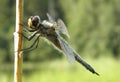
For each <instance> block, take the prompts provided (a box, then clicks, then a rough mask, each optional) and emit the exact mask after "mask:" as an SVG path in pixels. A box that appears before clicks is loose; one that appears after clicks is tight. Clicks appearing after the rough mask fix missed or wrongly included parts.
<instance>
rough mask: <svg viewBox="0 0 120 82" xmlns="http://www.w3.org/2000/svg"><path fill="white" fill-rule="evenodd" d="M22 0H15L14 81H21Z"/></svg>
mask: <svg viewBox="0 0 120 82" xmlns="http://www.w3.org/2000/svg"><path fill="white" fill-rule="evenodd" d="M22 8H23V0H16V28H15V33H14V51H15V52H14V82H22V52H21V51H20V50H21V48H22V36H21V35H20V33H21V32H22V26H21V25H20V24H22V10H23V9H22Z"/></svg>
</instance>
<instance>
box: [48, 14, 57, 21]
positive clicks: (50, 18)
mask: <svg viewBox="0 0 120 82" xmlns="http://www.w3.org/2000/svg"><path fill="white" fill-rule="evenodd" d="M47 17H48V21H49V22H51V23H54V22H55V21H54V19H53V18H52V17H51V16H50V15H49V14H48V13H47Z"/></svg>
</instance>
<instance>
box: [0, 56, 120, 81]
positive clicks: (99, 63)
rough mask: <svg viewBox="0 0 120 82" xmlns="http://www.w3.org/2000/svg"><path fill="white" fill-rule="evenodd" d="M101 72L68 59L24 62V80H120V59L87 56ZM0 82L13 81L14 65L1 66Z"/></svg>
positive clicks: (90, 62)
mask: <svg viewBox="0 0 120 82" xmlns="http://www.w3.org/2000/svg"><path fill="white" fill-rule="evenodd" d="M85 59H86V60H87V61H88V62H89V64H91V65H92V66H93V67H94V69H95V70H96V71H97V72H98V73H100V76H96V75H94V74H92V73H90V72H89V71H87V70H86V69H84V67H82V66H81V65H80V64H79V63H76V62H75V63H74V64H69V62H68V61H66V60H54V61H49V62H41V63H32V62H29V63H24V64H23V82H80V81H83V82H88V81H89V82H120V78H119V76H120V70H119V69H120V60H115V59H113V58H104V57H101V58H98V59H90V58H85ZM0 82H13V65H11V64H4V65H1V67H0Z"/></svg>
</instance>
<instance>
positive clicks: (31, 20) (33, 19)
mask: <svg viewBox="0 0 120 82" xmlns="http://www.w3.org/2000/svg"><path fill="white" fill-rule="evenodd" d="M39 24H40V17H39V16H31V17H30V18H29V19H28V25H29V27H31V28H32V29H36V28H37V26H38V25H39Z"/></svg>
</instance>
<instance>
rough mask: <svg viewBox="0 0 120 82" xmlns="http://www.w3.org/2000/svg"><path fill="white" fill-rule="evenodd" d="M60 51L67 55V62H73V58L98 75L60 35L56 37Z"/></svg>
mask: <svg viewBox="0 0 120 82" xmlns="http://www.w3.org/2000/svg"><path fill="white" fill-rule="evenodd" d="M58 40H59V42H60V45H61V48H62V51H63V52H64V54H65V55H66V56H67V58H68V60H69V62H71V63H73V62H74V61H75V60H76V61H77V62H79V63H81V64H82V65H83V66H84V67H85V68H86V69H87V70H89V71H90V72H92V73H94V74H96V75H99V74H98V73H97V72H96V71H95V70H94V68H93V67H92V66H90V65H89V64H88V63H87V62H86V61H85V60H84V59H82V58H81V57H80V56H79V54H78V53H77V52H76V51H75V50H74V49H73V48H72V47H71V46H70V45H69V44H68V43H67V42H66V41H65V40H64V39H63V38H62V37H61V36H59V38H58Z"/></svg>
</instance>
